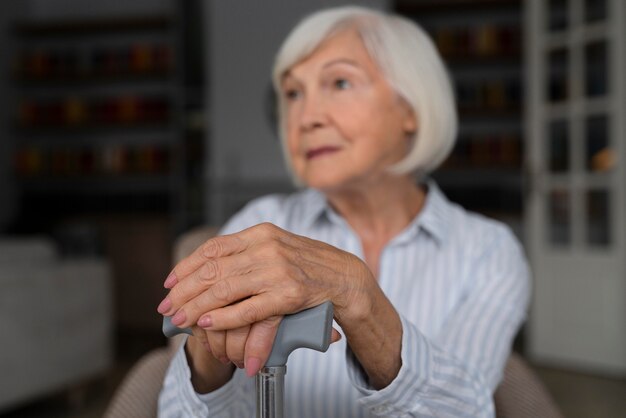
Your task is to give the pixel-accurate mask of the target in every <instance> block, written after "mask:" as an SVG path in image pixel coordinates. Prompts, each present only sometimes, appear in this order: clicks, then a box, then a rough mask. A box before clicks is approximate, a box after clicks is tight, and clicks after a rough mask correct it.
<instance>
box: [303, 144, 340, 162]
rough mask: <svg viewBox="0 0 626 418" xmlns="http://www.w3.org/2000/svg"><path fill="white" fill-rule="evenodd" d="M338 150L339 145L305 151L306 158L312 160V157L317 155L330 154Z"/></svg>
mask: <svg viewBox="0 0 626 418" xmlns="http://www.w3.org/2000/svg"><path fill="white" fill-rule="evenodd" d="M339 150H340V148H339V147H331V146H327V147H320V148H315V149H312V150H309V151H307V152H306V159H307V160H312V159H313V158H316V157H319V156H321V155H326V154H331V153H333V152H336V151H339Z"/></svg>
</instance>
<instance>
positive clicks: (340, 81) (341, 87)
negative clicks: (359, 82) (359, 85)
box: [334, 78, 352, 90]
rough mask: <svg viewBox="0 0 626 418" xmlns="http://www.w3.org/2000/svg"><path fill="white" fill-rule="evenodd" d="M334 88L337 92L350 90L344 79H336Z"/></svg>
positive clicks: (349, 85) (348, 83)
mask: <svg viewBox="0 0 626 418" xmlns="http://www.w3.org/2000/svg"><path fill="white" fill-rule="evenodd" d="M334 86H335V88H336V89H338V90H346V89H348V88H350V87H351V86H352V85H351V84H350V82H349V81H348V80H346V79H345V78H338V79H337V80H335V82H334Z"/></svg>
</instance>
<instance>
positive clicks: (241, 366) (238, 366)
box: [235, 361, 243, 369]
mask: <svg viewBox="0 0 626 418" xmlns="http://www.w3.org/2000/svg"><path fill="white" fill-rule="evenodd" d="M235 366H237V368H238V369H243V362H241V361H238V362H236V363H235Z"/></svg>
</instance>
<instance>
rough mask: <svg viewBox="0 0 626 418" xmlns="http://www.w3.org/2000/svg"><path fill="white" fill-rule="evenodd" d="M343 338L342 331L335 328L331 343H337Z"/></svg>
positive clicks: (331, 335)
mask: <svg viewBox="0 0 626 418" xmlns="http://www.w3.org/2000/svg"><path fill="white" fill-rule="evenodd" d="M340 340H341V333H340V332H339V331H337V330H336V329H335V328H333V330H332V333H331V334H330V343H331V344H333V343H336V342H338V341H340Z"/></svg>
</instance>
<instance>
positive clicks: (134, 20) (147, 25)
mask: <svg viewBox="0 0 626 418" xmlns="http://www.w3.org/2000/svg"><path fill="white" fill-rule="evenodd" d="M172 23H173V21H172V19H171V18H170V17H168V16H159V15H156V16H138V17H131V18H128V17H124V18H116V19H115V18H107V19H83V20H76V19H71V20H70V19H68V20H54V21H41V22H37V21H33V22H19V23H17V24H15V25H14V28H13V29H14V32H15V34H16V35H17V36H21V37H32V38H37V37H50V36H79V35H88V34H102V33H107V32H109V33H117V32H137V31H152V30H167V29H170V28H171V27H172Z"/></svg>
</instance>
